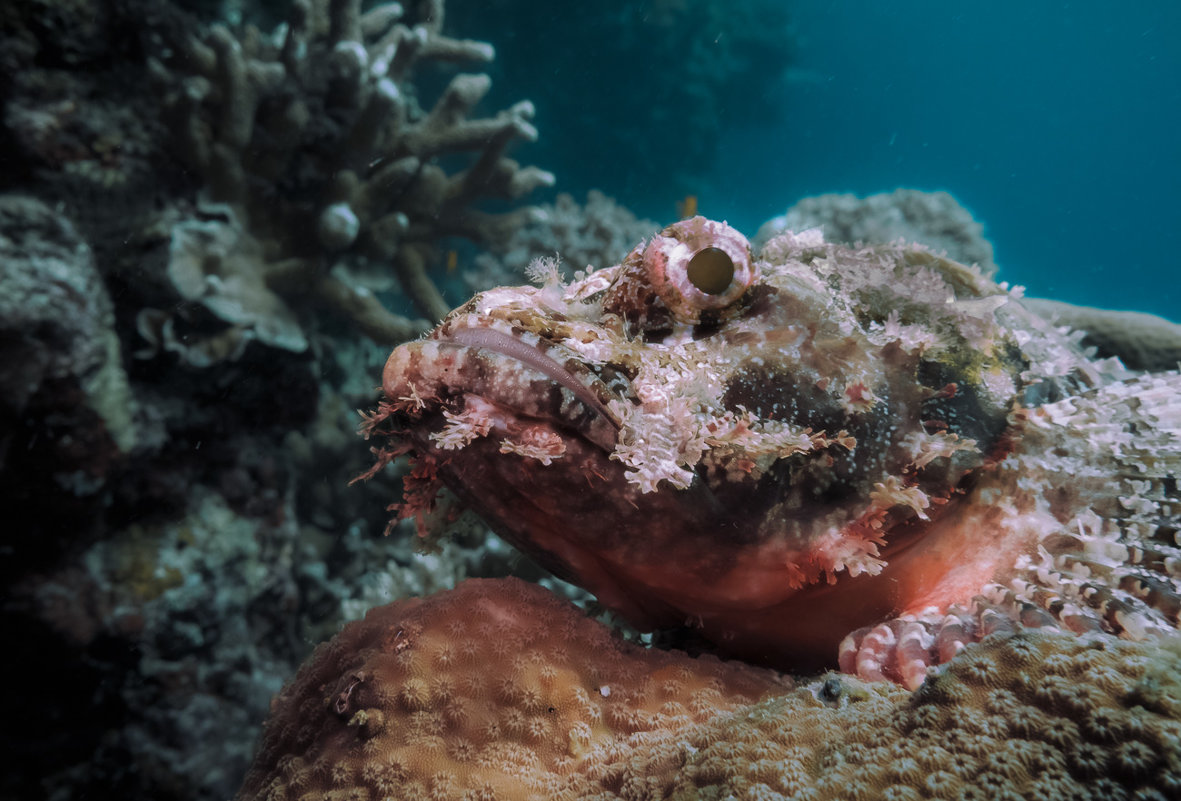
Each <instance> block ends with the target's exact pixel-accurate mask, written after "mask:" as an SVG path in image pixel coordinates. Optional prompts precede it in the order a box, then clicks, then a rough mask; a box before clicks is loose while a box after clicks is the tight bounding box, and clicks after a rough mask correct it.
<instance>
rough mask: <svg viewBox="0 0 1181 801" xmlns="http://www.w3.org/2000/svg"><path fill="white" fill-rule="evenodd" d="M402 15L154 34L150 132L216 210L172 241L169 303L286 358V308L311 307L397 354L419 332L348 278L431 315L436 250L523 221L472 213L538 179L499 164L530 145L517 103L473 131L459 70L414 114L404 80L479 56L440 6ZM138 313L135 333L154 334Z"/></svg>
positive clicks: (298, 17) (332, 1) (488, 52)
mask: <svg viewBox="0 0 1181 801" xmlns="http://www.w3.org/2000/svg"><path fill="white" fill-rule="evenodd" d="M415 7H416V8H415V11H416V13H413V14H405V13H404V11H403V8H402V6H401V5H400V4H398V3H393V2H391V3H385V4H382V5H379V6H376V7H374V8H372V9H370V10H368V11H366V12H364V13H362V12H361V10H360V2H358V1H357V0H319V1H318V2H310V0H300V1H299V2H296V3H295V4H294V5H293V7H292V12H291V16H290V18H289V20H288V22H287V24H286V25H285V26H283V27H281V28H280V29H279V30H278V31H276V33H275V34H274V35H273V36H266V35H264V34H262V33H261V32H259V31H258V30H257V29H255V28H253V27H251V26H246V27H244V28H242V29H241V30H239V31H232V30H231V29H230V28H228V27H226V26H224V25H220V24H215V25H212V26H210V27H209V28H208V29H207V30H204V31H201V32H198V33H196V34H193V33H189V32H187V31H185V32H179V31H175V30H174V31H171V32H169V33H167V34H165V35H164V36H163V39H164V41H165V45H164V46H162V47H160V49H159V53H158V57H157V58H154V59H152V61H151V62H150V66H151V68H152V71H153V74H154V76H155V80H156V83H157V85H158V86H159V88H160V93H161V96H162V104H163V108H164V111H163V116H164V119H165V122H166V124H167V126H168V128H169V129H170V131H171V132H172V137H173V140H174V142H175V145H176V150H177V152H178V154H179V156H180V157H181V158H182V159H183V160H184V162H185V163H186V165H187V166H188V167H189V169H191V170H192V171H193V172H194V173H195V174H196V176H198V177H199V179H200V180H201V181H202V182H203V183H204V185H205V189H206V196H207V199H208V200H211V201H213V202H215V203H217V204H222V205H221V206H220V207H214V208H213V209H211V210H210V211H208V212H207V213H205V217H204V219H198V220H195V221H184V222H181V223H179V224H178V225H177V226H176V227H175V228H174V230H173V233H172V236H171V247H170V250H171V258H170V261H169V277H170V279H171V280H172V283H173V286H174V287H175V289H176V291H177V292H178V293H179V295H180V296H181V297H182V298H183V299H184V300H186V301H189V302H191V303H194V304H198V305H200V306H203V307H204V308H206V309H207V310H208V311H209V312H211V313H212V314H213V315H214V316H215V317H216V318H218V319H220V320H222V321H224V322H225V323H229V324H230V325H231V326H233V327H235V328H236V329H238V330H240V331H242V332H243V336H251V337H256V338H258V339H260V340H262V341H264V342H265V343H266V344H269V345H271V346H273V347H279V348H285V349H288V350H294V351H300V350H303V349H304V348H305V347H306V345H307V343H306V339H305V337H304V335H303V333H302V331H301V330H300V325H299V323H298V319H297V318H298V317H299V314H298V310H300V309H302V308H304V307H307V306H314V305H322V306H325V307H327V308H329V309H331V310H333V311H335V312H336V313H338V314H340V315H343V316H344V317H345V318H347V319H348V320H350V321H351V322H352V324H353V325H354V326H355V327H356V328H357V329H359V330H360V331H361V332H362V333H363V334H365V335H367V336H369V337H371V338H373V339H374V340H377V341H380V342H387V343H388V342H397V341H401V340H404V339H406V338H408V337H410V336H411V335H413V334H414V333H415V332H417V331H418V330H419V329H420V328H421V326H422V323H421V322H420V321H418V322H416V321H414V320H411V319H409V318H408V317H405V316H402V315H400V314H395V313H393V312H391V311H389V310H387V309H386V308H385V307H383V306H382V304H381V303H380V302H379V301H378V300H377V298H376V297H375V295H374V293H373V291H372V289H371V288H370V286H369V285H368V284H367V282H366V280H365V277H364V276H363V275H362V274H361V273H360V272H358V268H362V267H364V266H365V264H366V262H368V261H376V262H380V263H381V264H382V265H385V264H389V263H392V265H393V269H394V272H395V273H396V275H397V278H398V284H399V285H400V287H401V289H402V291H403V292H404V293H405V294H406V295H407V296H409V298H411V299H412V301H413V302H414V304H415V306H416V307H417V310H418V312H419V313H420V314H422V315H423V316H425V317H427V318H438V317H441V316H442V315H443V314H445V313H446V311H447V306H446V304H445V302H444V301H443V299H442V296H441V294H440V292H439V290H438V288H437V287H436V286H435V284H434V282H433V281H432V279H431V278H430V277H429V276H428V274H427V265H428V263H429V261H430V259H431V258H432V254H433V248H434V245H435V243H436V242H437V241H438V240H439V239H440V238H442V237H446V236H464V237H468V238H471V239H473V240H475V241H478V242H491V241H496V240H498V239H502V238H504V237H505V236H507V234H508V233H510V232H511V231H512V230H513V229H514V228H515V227H516V226H517V225H519V224H520V223H521V222H523V221H524V220H527V219H529V218H530V216H531V214H532V211H531V210H530V209H528V208H525V209H518V210H516V211H512V212H508V213H505V214H489V213H485V212H483V211H480V210H478V209H477V208H476V206H477V205H478V203H479V202H480V201H481V200H483V199H494V200H495V199H501V200H513V199H516V198H519V197H521V196H523V195H525V194H528V193H529V192H530V191H532V190H533V189H534V188H536V187H538V186H545V185H549V184H551V183H552V182H553V176H552V175H551V174H549V173H547V172H544V171H542V170H539V169H536V168H533V167H521V166H520V165H518V164H517V163H516V162H515V161H513V160H511V159H509V158H507V157H506V156H505V155H504V153H505V150H506V148H507V147H508V146H509V145H510V143H512V142H513V141H514V140H517V139H525V140H533V139H535V138H536V136H537V131H536V129H535V128H534V127H533V125H532V124H531V122H530V120H531V118H532V116H533V107H532V105H531V104H530V103H528V102H527V101H526V102H521V103H517V104H516V105H514V106H512V107H511V108H509V109H507V110H505V111H502V112H500V113H499V114H497V115H496V116H494V117H490V118H478V117H475V118H474V117H473V116H472V112H473V110H474V108H475V106H476V105H477V104H478V103H479V101H480V99H481V98H482V97H483V96H484V95H485V94H486V92H487V91H488V89H489V86H490V80H489V78H488V77H487V76H486V75H481V74H458V75H455V76H454V77H453V78H452V79H451V82H450V84H449V85H448V86H447V87H446V89H445V90H444V91H443V92H442V94H441V95H440V97H439V98H438V99H437V101H436V102H435V103H434V104H433V106H431V107H430V108H429V109H427V110H424V109H423V108H421V107H420V106H419V101H418V98H417V97H416V89H415V86H414V84H413V83H412V82H411V78H412V76H413V75H414V73H415V71H416V70H417V69H418V68H419V67H420V66H422V65H423V64H432V63H435V64H437V63H463V62H473V61H474V62H487V61H490V60H491V59H492V58H493V56H494V52H493V49H492V47H491V46H490V45H487V44H485V43H483V42H475V41H469V40H457V39H452V38H450V37H447V36H445V35H443V34H442V32H441V28H442V24H443V3H442V0H431V1H429V2H420V3H417V4H415ZM464 156H466V158H464ZM457 159H458V161H457ZM463 161H466V162H467V163H466V164H465V165H462V166H461V168H459V169H455V166H453V165H456V164H458V163H459V162H463ZM150 314H151V315H153V316H154V317H155V318H157V319H153V320H141V328H142V329H145V330H151V331H158V332H163V322H162V321H161V320H160V319H158V318H159V315H158V314H157V313H155V312H150ZM155 338H156V339H157V340H159V341H165V340H166V337H165V333H161V334H160V335H158V336H156V337H155ZM233 349H234V348H233V346H232V345H231V347H229V348H227V350H228V351H230V352H233Z"/></svg>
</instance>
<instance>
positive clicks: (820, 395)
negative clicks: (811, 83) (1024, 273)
mask: <svg viewBox="0 0 1181 801" xmlns="http://www.w3.org/2000/svg"><path fill="white" fill-rule="evenodd" d="M531 273H532V275H531V278H532V279H533V280H534V285H530V286H521V287H500V288H496V289H491V290H489V291H486V292H482V293H480V294H478V295H476V296H475V297H474V298H472V299H471V300H470V301H468V302H467V303H465V304H464V305H462V306H460V307H459V308H457V309H455V310H454V311H453V312H452V313H451V314H450V315H448V316H447V318H446V319H445V320H444V321H443V322H442V323H441V324H440V325H439V326H438V327H437V328H436V329H435V330H434V331H432V332H431V333H429V334H428V335H427V336H426V337H425V338H423V339H421V340H418V341H414V342H410V343H406V344H403V345H401V346H399V347H398V348H396V349H395V350H394V351H393V353H392V355H391V356H390V357H389V360H388V362H387V364H386V366H385V370H384V375H383V390H384V399H383V400H382V402H381V404H380V406H379V408H378V409H377V410H376V411H375V412H373V413H371V414H369V415H367V419H366V422H365V424H364V425H363V431H364V433H365V434H366V435H367V436H369V437H374V438H376V439H378V440H380V444H379V445H378V446H376V447H375V448H374V452H375V453H376V454H377V455H378V457H379V458H378V463H377V465H375V467H374V471H376V470H377V469H378V468H379V467H380V466H382V465H384V464H386V463H388V462H389V461H390V460H391V459H393V458H395V457H397V456H400V455H403V454H409V455H410V457H411V459H412V464H413V467H412V469H411V471H410V473H409V475H408V476H407V477H406V478H405V480H404V486H405V499H404V501H403V502H402V503H401V504H395V505H394V506H393V507H391V509H396V510H397V513H398V516H399V517H414V516H417V517H419V518H421V517H422V516H423V515H426V514H428V513H429V512H431V510H432V506H433V504H434V502H435V501H434V499H435V497H436V492H437V490H438V489H440V488H441V487H446V488H448V489H450V490H451V492H453V493H454V495H455V496H457V497H458V499H459V500H460V501H461V502H462V503H463V504H464V505H465V506H466V507H469V508H471V509H473V510H474V511H476V512H477V513H478V514H479V515H480V516H481V517H482V518H483V519H484V520H486V521H487V523H488V524H489V525H490V526H491V527H492V528H493V529H494V530H495V531H496V532H498V533H499V534H500V535H501V536H503V537H504V538H505V539H507V540H508V541H510V542H511V543H513V544H514V545H516V546H517V547H518V548H520V549H521V550H523V551H525V552H526V553H528V554H530V555H531V556H533V557H534V558H535V559H536V560H537V561H538V562H540V563H541V564H542V565H543V566H544V567H546V568H547V569H549V570H551V571H552V572H553V573H554V574H556V575H558V576H559V577H561V578H564V579H567V580H569V581H572V582H574V583H576V584H579V585H581V586H582V587H584V588H586V589H587V590H589V591H590V592H591V593H593V594H594V595H595V596H596V597H597V598H598V600H599V601H600V602H601V603H602V604H603V605H605V606H606V607H608V608H610V609H612V610H614V611H615V612H617V613H618V614H619V615H621V616H622V617H623V618H625V619H626V620H628V621H629V622H630V623H632V624H633V625H635V626H637V627H639V628H641V629H646V630H650V629H656V628H675V627H681V626H686V625H687V626H690V627H693V628H695V629H697V630H698V632H699V634H700V635H701V637H703V638H704V639H706V640H708V641H710V642H712V643H713V644H714V645H715V646H716V647H717V649H718V650H719V651H721V652H723V653H725V654H727V655H730V656H735V657H739V658H742V659H745V660H748V661H751V662H756V663H761V664H766V665H771V666H775V667H778V668H780V669H792V670H813V669H820V668H825V667H831V666H836V665H839V667H840V668H841V669H843V670H845V671H848V672H853V673H856V674H858V675H860V676H862V677H864V678H867V679H889V680H893V681H896V682H900V683H902V684H905V685H907V686H911V687H914V686H917V685H918V684H919V683H921V681H922V680H923V677H924V676H925V675H926V673H927V671H928V668H930V667H931V666H934V665H938V664H941V663H943V662H946V661H947V660H949V659H950V658H951V657H952V656H953V655H954V654H955V653H956V652H957V651H958V650H959V649H961V648H963V647H965V645H967V644H970V643H972V642H974V641H977V640H979V639H981V638H982V637H984V636H985V635H987V634H988V633H990V632H993V631H997V630H1003V629H1007V628H1013V627H1031V628H1036V627H1049V628H1052V629H1057V630H1063V631H1071V632H1076V633H1078V634H1080V635H1086V636H1090V635H1091V633H1096V636H1098V635H1099V634H1100V633H1106V634H1107V635H1117V636H1120V637H1125V638H1131V639H1142V638H1147V637H1152V636H1155V635H1159V634H1163V633H1168V632H1173V631H1175V630H1176V629H1177V627H1178V617H1179V615H1181V548H1179V547H1178V539H1179V537H1178V531H1179V528H1181V500H1179V498H1178V494H1179V493H1178V476H1179V475H1181V377H1179V375H1178V374H1177V373H1176V372H1168V373H1157V374H1139V375H1135V374H1132V373H1130V372H1129V371H1127V370H1125V369H1123V367H1122V365H1121V364H1120V363H1119V362H1118V361H1117V360H1114V359H1109V360H1103V361H1099V360H1094V359H1091V358H1088V356H1087V354H1086V353H1084V352H1083V351H1082V350H1081V349H1080V348H1079V346H1078V344H1077V337H1073V336H1071V335H1070V334H1069V333H1068V332H1067V331H1065V330H1059V329H1056V328H1055V327H1053V326H1052V325H1050V324H1049V323H1047V322H1046V321H1045V320H1043V319H1041V318H1039V317H1037V316H1036V315H1034V314H1032V313H1031V312H1029V311H1027V310H1026V309H1025V308H1024V307H1023V306H1022V304H1021V302H1020V291H1019V290H1016V289H1012V290H1011V289H1007V288H1005V287H1003V286H999V285H997V284H995V283H993V282H992V281H990V280H989V279H987V278H985V277H983V276H982V275H981V274H980V272H979V271H978V270H976V269H975V268H972V267H967V266H964V265H961V264H957V263H955V262H952V261H950V260H948V259H946V258H942V257H940V256H938V255H936V254H933V253H931V252H930V251H928V250H926V249H924V248H922V247H920V246H904V245H902V244H895V245H888V246H875V247H862V248H849V247H844V246H840V245H836V244H832V243H828V242H826V241H825V240H824V239H823V236H822V234H821V232H820V231H818V230H814V231H806V232H802V233H795V234H793V233H787V234H784V235H782V236H780V237H778V238H776V239H773V240H771V241H770V242H768V243H767V244H766V245H765V246H764V247H763V248H762V249H761V252H760V253H758V254H757V257H756V255H755V254H752V249H751V245H750V243H749V242H748V241H747V239H746V238H745V237H743V236H742V235H741V234H740V233H739V232H738V231H736V230H735V229H734V228H732V227H730V226H729V225H727V224H725V223H722V222H716V221H712V220H708V219H705V218H703V217H695V218H692V219H689V220H685V221H682V222H679V223H676V224H674V225H671V226H669V227H668V228H666V229H664V230H663V231H661V232H660V233H658V234H656V235H655V236H654V237H653V238H652V239H651V240H650V241H647V242H643V243H641V244H640V245H639V246H637V247H636V248H635V249H634V250H633V251H632V252H631V253H630V254H628V255H627V256H626V258H624V259H623V261H622V263H620V264H618V265H615V266H611V267H607V268H605V269H593V268H591V267H588V268H587V269H586V270H584V271H580V272H579V273H576V274H575V275H574V277H573V279H572V280H569V281H567V280H564V279H563V277H562V276H561V274H560V271H559V268H558V264H557V262H556V261H555V260H553V259H543V260H538V261H536V262H535V263H534V265H533V266H532V267H531ZM371 472H373V471H371Z"/></svg>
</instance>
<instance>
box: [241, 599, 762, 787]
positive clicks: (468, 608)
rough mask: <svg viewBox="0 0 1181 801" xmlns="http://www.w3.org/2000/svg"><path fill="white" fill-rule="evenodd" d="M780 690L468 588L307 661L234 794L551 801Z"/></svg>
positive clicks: (383, 610)
mask: <svg viewBox="0 0 1181 801" xmlns="http://www.w3.org/2000/svg"><path fill="white" fill-rule="evenodd" d="M783 687H784V685H783V684H781V683H780V681H779V680H778V678H777V677H776V676H775V674H773V673H771V672H769V671H763V670H758V669H755V668H750V667H747V666H744V665H740V664H737V663H722V662H719V661H718V660H717V659H715V658H713V657H702V658H698V659H691V658H689V657H687V656H686V655H684V654H680V653H675V652H662V651H652V650H646V649H644V648H642V647H639V646H637V645H633V644H629V643H626V642H624V641H622V640H620V639H619V638H618V637H617V636H614V635H612V633H611V632H610V631H609V630H608V629H607V628H605V627H603V626H601V625H599V624H597V623H595V622H593V621H591V620H589V619H586V618H584V617H583V616H582V614H581V613H580V612H579V611H578V610H576V609H575V608H574V607H572V606H570V605H569V604H568V603H566V602H564V601H561V600H559V599H557V598H556V597H555V596H553V595H551V594H550V593H549V592H547V591H546V590H543V589H542V588H540V587H537V586H536V585H533V584H528V583H526V582H522V581H520V580H517V579H501V580H482V579H473V580H469V581H467V582H464V583H463V584H461V585H460V586H459V587H458V588H456V589H455V590H454V591H451V592H449V593H445V594H440V595H436V596H433V597H430V598H425V599H412V600H404V601H399V602H397V603H394V604H390V605H388V606H384V607H380V608H377V609H373V610H370V612H369V613H368V614H367V615H366V617H365V619H364V620H363V621H359V622H356V623H352V624H350V625H348V626H347V627H346V628H345V629H344V631H342V632H341V633H340V634H339V635H337V636H336V637H335V638H334V639H333V640H332V641H331V642H329V643H328V644H326V645H323V646H321V647H320V648H319V649H317V651H316V653H315V654H313V656H312V658H311V659H310V660H309V661H308V662H307V663H306V664H305V665H304V667H303V668H302V669H301V670H300V672H299V674H298V675H297V676H296V677H295V679H294V680H293V681H292V682H291V683H290V684H288V685H287V687H286V688H284V690H283V692H282V693H281V694H280V695H279V697H278V698H277V699H276V701H275V702H274V707H273V708H274V713H273V714H272V716H271V718H270V721H269V723H268V724H267V728H266V733H265V735H264V738H263V742H262V745H261V750H260V752H259V756H258V759H257V761H256V763H255V765H254V767H253V768H252V770H251V772H250V774H249V775H248V776H247V779H246V782H245V784H244V785H243V788H242V791H241V792H240V793H239V798H241V799H249V798H259V799H262V798H267V799H282V798H292V799H295V798H316V797H330V796H331V795H332V794H347V793H350V792H352V793H357V794H358V797H374V798H376V797H392V798H428V797H429V798H432V799H440V800H441V799H447V798H457V799H458V798H488V799H491V798H496V799H511V798H537V799H542V798H555V797H561V796H563V795H566V794H568V792H569V791H570V790H571V788H580V787H582V786H583V785H584V783H585V777H586V776H588V775H599V774H598V773H597V771H598V770H599V769H600V768H601V767H604V766H607V765H609V764H611V763H612V762H614V761H616V760H618V758H619V756H620V755H621V754H626V753H628V752H629V751H631V750H632V749H636V748H642V747H643V744H644V743H645V742H648V741H650V740H651V739H652V738H653V737H654V736H658V735H659V733H660V732H662V731H667V730H670V729H679V728H683V727H686V726H692V725H693V724H695V723H703V722H705V721H707V720H709V719H711V718H713V717H714V716H717V715H721V714H724V713H725V712H726V711H727V710H731V709H737V708H741V707H744V706H746V705H748V704H751V703H753V702H755V701H757V700H759V699H761V698H764V697H766V696H768V695H769V694H770V693H772V692H776V691H782V690H783ZM601 777H602V778H604V779H606V775H605V774H602V775H601Z"/></svg>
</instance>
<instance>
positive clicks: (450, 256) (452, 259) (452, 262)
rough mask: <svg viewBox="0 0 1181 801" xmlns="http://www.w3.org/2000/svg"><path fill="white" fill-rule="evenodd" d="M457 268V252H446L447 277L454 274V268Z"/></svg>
mask: <svg viewBox="0 0 1181 801" xmlns="http://www.w3.org/2000/svg"><path fill="white" fill-rule="evenodd" d="M458 266H459V252H458V251H455V250H449V251H447V275H451V274H452V273H454V272H455V268H456V267H458Z"/></svg>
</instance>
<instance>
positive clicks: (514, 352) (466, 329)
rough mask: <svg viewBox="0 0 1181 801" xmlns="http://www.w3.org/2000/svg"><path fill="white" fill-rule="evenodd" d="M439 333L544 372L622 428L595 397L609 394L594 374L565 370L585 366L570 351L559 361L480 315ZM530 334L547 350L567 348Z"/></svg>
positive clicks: (444, 338)
mask: <svg viewBox="0 0 1181 801" xmlns="http://www.w3.org/2000/svg"><path fill="white" fill-rule="evenodd" d="M506 328H507V330H506ZM439 334H440V336H438V337H437V341H439V342H451V343H454V344H456V345H462V346H464V347H472V348H479V349H481V350H487V351H491V352H493V353H499V354H500V355H502V356H508V357H509V358H512V359H516V360H517V361H519V362H522V363H523V364H526V365H528V366H530V367H532V368H534V369H535V370H537V371H539V372H541V373H544V374H545V375H547V376H549V377H550V378H551V379H552V380H554V381H556V382H557V383H559V384H561V385H562V386H564V387H566V389H568V390H570V391H571V392H572V393H574V396H575V397H576V398H578V399H579V400H580V401H582V402H583V403H584V404H586V405H587V406H588V407H590V408H591V409H593V410H594V411H596V412H598V413H599V414H601V415H602V416H603V417H604V418H606V419H607V421H608V422H610V423H611V425H612V426H613V427H614V428H615V430H616V431H618V430H620V429H621V428H622V427H623V425H622V421H620V419H619V415H617V414H616V413H615V412H613V411H611V409H610V408H609V407H608V406H607V404H606V403H604V402H603V400H602V399H601V398H600V397H599V396H600V395H603V396H607V395H610V394H611V393H610V390H608V389H607V386H606V385H605V384H604V383H603V382H602V381H601V380H600V379H599V378H598V376H596V375H595V374H594V372H593V371H591V370H590V369H589V368H586V369H584V370H581V371H579V372H578V373H575V372H573V371H571V370H570V369H569V367H568V366H567V364H568V363H569V362H571V361H573V362H575V363H577V364H579V365H583V366H584V367H585V365H584V363H583V362H582V361H581V360H579V359H578V358H577V356H576V355H575V354H574V353H573V352H569V353H568V355H567V354H563V355H567V359H566V362H567V364H563V363H562V362H559V361H558V360H557V359H555V358H554V357H553V356H551V355H550V354H549V353H547V352H546V351H545V350H543V349H542V348H541V347H539V346H538V345H537V344H533V343H531V342H528V341H526V339H525V338H524V337H522V336H521V335H520V334H518V333H517V332H516V331H514V330H513V328H512V326H511V325H508V324H505V326H503V327H502V326H498V325H496V324H495V323H494V321H493V320H484V319H480V318H472V317H464V318H459V319H457V320H456V321H454V324H453V325H450V326H447V327H446V329H442V328H441V329H440V330H439ZM534 336H536V337H537V340H538V343H545V346H546V348H547V349H552V348H562V350H564V351H568V349H566V348H564V347H563V346H562V345H560V344H558V343H555V342H551V341H549V340H547V339H545V338H544V337H541V336H540V335H537V334H534ZM596 390H598V392H596Z"/></svg>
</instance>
